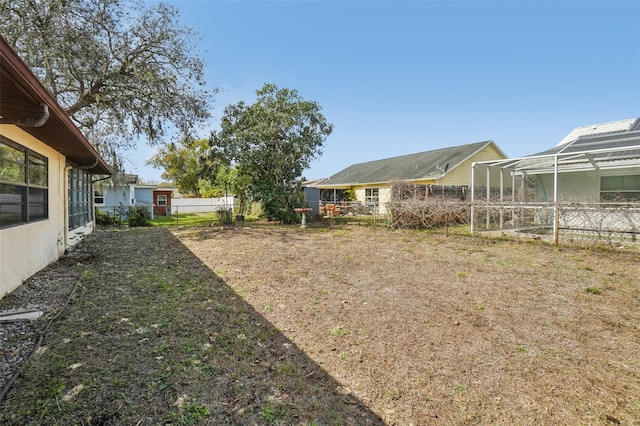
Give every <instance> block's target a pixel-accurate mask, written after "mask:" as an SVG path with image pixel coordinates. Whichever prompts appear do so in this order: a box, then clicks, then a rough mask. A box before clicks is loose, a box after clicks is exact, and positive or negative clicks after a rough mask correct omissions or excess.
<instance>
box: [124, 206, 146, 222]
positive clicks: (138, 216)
mask: <svg viewBox="0 0 640 426" xmlns="http://www.w3.org/2000/svg"><path fill="white" fill-rule="evenodd" d="M150 220H151V215H150V214H149V209H148V208H147V207H144V206H131V207H130V208H129V226H132V227H133V226H149V225H151V223H150Z"/></svg>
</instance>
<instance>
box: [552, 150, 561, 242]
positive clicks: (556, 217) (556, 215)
mask: <svg viewBox="0 0 640 426" xmlns="http://www.w3.org/2000/svg"><path fill="white" fill-rule="evenodd" d="M553 160H554V162H553V244H554V246H555V247H556V248H558V240H559V237H560V209H559V208H558V155H557V154H556V155H555V156H554V157H553Z"/></svg>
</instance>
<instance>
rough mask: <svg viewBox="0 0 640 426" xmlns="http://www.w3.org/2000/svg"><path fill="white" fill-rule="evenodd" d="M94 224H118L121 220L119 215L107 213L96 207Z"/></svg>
mask: <svg viewBox="0 0 640 426" xmlns="http://www.w3.org/2000/svg"><path fill="white" fill-rule="evenodd" d="M95 211H96V224H97V225H101V226H114V225H115V226H120V225H121V224H122V221H121V220H120V218H119V217H116V216H114V215H111V214H109V213H108V212H105V211H104V210H101V209H98V208H97V209H96V210H95Z"/></svg>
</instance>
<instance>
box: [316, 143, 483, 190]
mask: <svg viewBox="0 0 640 426" xmlns="http://www.w3.org/2000/svg"><path fill="white" fill-rule="evenodd" d="M491 143H493V141H483V142H476V143H472V144H468V145H460V146H454V147H450V148H442V149H436V150H433V151H426V152H419V153H417V154H409V155H402V156H399V157H393V158H386V159H383V160H375V161H368V162H366V163H359V164H353V165H351V166H349V167H347V168H346V169H344V170H342V171H340V172H338V173H336V174H334V175H333V176H331V177H330V178H329V179H327V180H325V181H323V182H322V183H321V186H331V185H355V184H365V183H380V182H391V181H394V180H422V179H435V178H439V177H441V176H442V175H443V169H444V168H445V166H446V165H447V164H448V165H449V167H448V170H449V171H450V170H452V169H453V168H455V167H456V166H457V165H459V164H460V163H462V162H463V161H465V160H466V159H468V158H469V157H471V156H472V155H473V154H475V153H476V152H478V151H480V150H481V149H482V148H484V147H485V146H486V145H488V144H491Z"/></svg>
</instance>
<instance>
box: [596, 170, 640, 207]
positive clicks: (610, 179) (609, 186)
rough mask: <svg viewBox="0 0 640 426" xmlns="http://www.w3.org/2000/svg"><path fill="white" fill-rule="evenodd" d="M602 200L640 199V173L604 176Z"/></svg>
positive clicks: (601, 180)
mask: <svg viewBox="0 0 640 426" xmlns="http://www.w3.org/2000/svg"><path fill="white" fill-rule="evenodd" d="M600 200H601V201H640V175H622V176H602V177H601V178H600Z"/></svg>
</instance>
